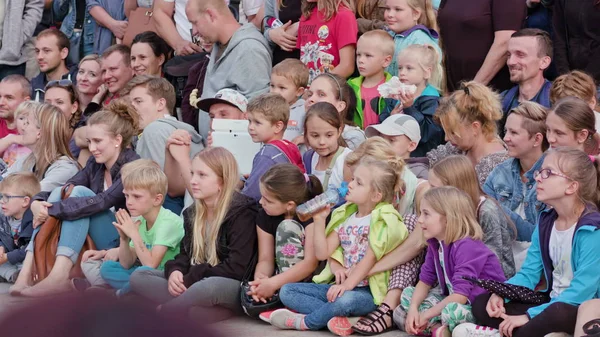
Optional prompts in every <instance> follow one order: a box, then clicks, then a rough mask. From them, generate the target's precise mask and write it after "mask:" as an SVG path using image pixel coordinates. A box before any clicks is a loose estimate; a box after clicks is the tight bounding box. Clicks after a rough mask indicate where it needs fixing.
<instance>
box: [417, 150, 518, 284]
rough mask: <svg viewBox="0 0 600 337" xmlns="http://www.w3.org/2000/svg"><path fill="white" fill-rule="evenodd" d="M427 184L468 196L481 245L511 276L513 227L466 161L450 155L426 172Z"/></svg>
mask: <svg viewBox="0 0 600 337" xmlns="http://www.w3.org/2000/svg"><path fill="white" fill-rule="evenodd" d="M429 185H431V187H441V186H454V187H456V188H458V189H460V190H461V191H464V192H466V193H467V195H469V197H470V198H471V203H472V205H473V208H474V209H475V211H476V212H475V217H476V219H477V222H478V223H479V224H480V225H481V229H482V230H483V242H484V243H485V244H486V246H488V248H489V249H490V250H491V251H492V252H494V253H495V254H496V256H498V259H499V260H500V263H501V264H502V270H504V274H505V275H506V276H507V277H511V276H513V275H514V274H515V261H514V257H513V253H512V249H511V247H512V243H513V241H514V239H515V238H516V237H517V232H516V228H515V226H514V224H513V223H512V221H510V218H508V216H507V215H506V213H504V211H503V210H502V208H501V206H500V205H499V204H498V203H497V202H496V201H495V200H494V199H492V198H490V197H488V196H487V195H485V194H484V193H483V192H482V191H481V188H480V187H479V183H478V182H477V175H476V174H475V170H474V169H473V165H471V162H470V161H469V159H467V157H465V156H450V157H446V158H444V159H442V160H440V161H439V162H437V163H436V164H435V165H434V166H433V167H432V168H431V170H430V171H429Z"/></svg>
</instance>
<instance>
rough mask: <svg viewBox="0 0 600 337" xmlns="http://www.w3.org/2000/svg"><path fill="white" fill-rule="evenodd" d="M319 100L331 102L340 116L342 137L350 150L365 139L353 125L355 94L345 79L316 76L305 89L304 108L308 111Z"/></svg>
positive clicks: (323, 75) (360, 131)
mask: <svg viewBox="0 0 600 337" xmlns="http://www.w3.org/2000/svg"><path fill="white" fill-rule="evenodd" d="M319 102H328V103H331V104H332V105H333V106H334V107H335V109H336V110H337V112H338V113H339V115H340V116H341V118H342V123H343V125H344V128H343V129H342V138H344V142H345V143H346V144H347V147H348V148H349V149H350V150H354V149H356V148H357V147H358V146H359V145H360V144H361V143H362V142H364V141H365V139H367V137H366V136H365V133H364V132H363V131H362V130H361V129H360V128H359V127H357V126H355V125H354V122H353V118H354V113H355V112H356V95H355V94H354V91H353V90H352V88H351V87H350V86H349V85H348V82H346V80H344V79H343V78H341V77H340V76H337V75H334V74H322V75H319V76H317V77H316V78H315V79H314V80H313V81H312V83H311V84H310V87H309V88H308V90H307V91H306V101H305V102H304V108H305V109H306V111H308V110H310V107H311V106H313V105H314V104H315V103H319ZM305 126H306V124H305Z"/></svg>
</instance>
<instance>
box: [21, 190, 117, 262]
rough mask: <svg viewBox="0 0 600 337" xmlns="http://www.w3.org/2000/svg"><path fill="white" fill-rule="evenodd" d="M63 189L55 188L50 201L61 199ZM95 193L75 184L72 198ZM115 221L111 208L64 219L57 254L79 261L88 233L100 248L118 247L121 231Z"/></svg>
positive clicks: (35, 233)
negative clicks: (71, 218) (73, 218)
mask: <svg viewBox="0 0 600 337" xmlns="http://www.w3.org/2000/svg"><path fill="white" fill-rule="evenodd" d="M61 189H62V187H57V188H55V189H54V190H53V191H52V193H51V194H50V197H48V202H57V201H60V192H61ZM95 195H96V193H94V192H92V190H90V189H89V188H87V187H85V186H75V187H74V188H73V191H72V192H71V198H77V197H93V196H95ZM113 221H115V215H114V214H113V212H111V211H110V210H105V211H102V212H99V213H96V214H94V215H92V216H90V217H88V218H81V219H77V220H64V221H63V222H62V228H61V232H60V238H59V239H58V249H57V251H56V255H57V256H66V257H68V258H70V259H71V261H73V263H77V258H78V256H79V252H80V251H81V247H83V243H84V242H85V238H86V236H87V235H88V233H89V234H90V237H91V238H92V240H93V241H94V244H95V245H96V249H98V250H104V249H110V248H115V247H117V246H118V245H119V233H118V232H117V229H116V228H115V226H113V224H112V223H113ZM39 230H40V228H39V227H38V228H36V229H35V230H34V231H33V236H32V237H31V242H30V243H29V246H27V251H31V252H33V242H34V240H35V236H36V235H37V233H38V232H39Z"/></svg>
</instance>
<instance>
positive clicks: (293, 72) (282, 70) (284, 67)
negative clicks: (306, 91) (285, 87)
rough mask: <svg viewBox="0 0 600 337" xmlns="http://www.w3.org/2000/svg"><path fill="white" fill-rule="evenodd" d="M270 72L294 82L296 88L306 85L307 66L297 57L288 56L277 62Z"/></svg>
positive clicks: (307, 76)
mask: <svg viewBox="0 0 600 337" xmlns="http://www.w3.org/2000/svg"><path fill="white" fill-rule="evenodd" d="M271 73H272V74H273V75H277V76H283V77H285V78H287V79H288V80H290V81H292V82H293V83H294V85H295V86H296V88H306V87H307V86H308V78H309V73H308V68H307V67H306V65H305V64H304V63H302V61H300V60H298V59H294V58H289V59H285V60H283V61H281V62H279V63H277V64H276V65H275V66H274V67H273V71H272V72H271Z"/></svg>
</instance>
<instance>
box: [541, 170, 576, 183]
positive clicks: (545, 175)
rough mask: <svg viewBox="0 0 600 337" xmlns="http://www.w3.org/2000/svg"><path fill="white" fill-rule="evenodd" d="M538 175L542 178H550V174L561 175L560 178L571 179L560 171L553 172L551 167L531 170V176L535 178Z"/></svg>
mask: <svg viewBox="0 0 600 337" xmlns="http://www.w3.org/2000/svg"><path fill="white" fill-rule="evenodd" d="M538 176H541V177H542V179H544V180H545V179H548V178H550V177H551V176H557V177H562V178H565V179H568V180H573V179H572V178H571V177H569V176H567V175H564V174H562V173H560V172H554V171H552V170H551V169H548V168H545V169H542V170H540V171H537V170H536V171H534V172H533V177H534V178H537V177H538Z"/></svg>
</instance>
